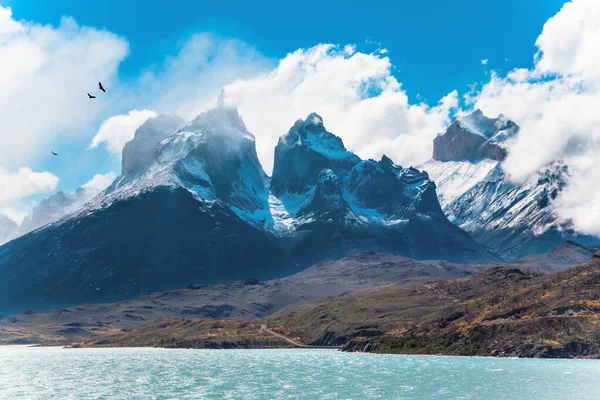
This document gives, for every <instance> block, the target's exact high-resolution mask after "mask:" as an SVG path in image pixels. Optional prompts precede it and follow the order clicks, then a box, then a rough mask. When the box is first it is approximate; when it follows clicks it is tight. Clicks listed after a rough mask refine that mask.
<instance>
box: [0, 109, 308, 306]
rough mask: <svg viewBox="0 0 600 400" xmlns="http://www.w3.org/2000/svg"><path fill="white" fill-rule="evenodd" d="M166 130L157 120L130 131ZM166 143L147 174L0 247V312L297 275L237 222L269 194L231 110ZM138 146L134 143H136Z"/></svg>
mask: <svg viewBox="0 0 600 400" xmlns="http://www.w3.org/2000/svg"><path fill="white" fill-rule="evenodd" d="M178 122H179V121H174V123H178ZM152 125H154V126H152ZM172 126H173V124H165V123H164V121H163V120H161V118H155V119H151V120H149V121H148V122H147V123H146V124H144V125H143V126H142V127H141V128H140V130H138V133H144V131H147V130H149V128H153V129H166V130H168V129H170V128H171V127H172ZM138 133H136V139H139V135H138ZM158 136H160V135H158ZM164 136H166V139H163V140H161V141H160V142H159V143H158V145H157V150H156V152H155V156H154V158H155V161H153V163H152V164H151V166H150V167H147V165H145V166H144V168H146V169H145V170H144V169H143V168H133V169H125V170H124V173H123V175H122V176H121V177H119V178H117V180H116V181H115V183H114V184H113V185H112V186H111V187H109V188H108V189H107V190H106V191H105V192H104V193H103V194H101V195H99V196H97V197H96V198H94V199H92V200H91V201H90V202H88V203H87V204H86V205H84V206H83V207H81V208H79V209H77V210H75V211H74V212H72V213H71V214H69V215H67V216H66V217H64V218H62V219H61V220H59V221H57V222H54V223H52V224H50V225H47V226H46V227H44V228H42V229H39V230H36V231H34V232H31V233H29V234H27V235H25V236H22V237H20V238H18V239H16V240H14V241H12V242H10V243H9V244H7V245H5V246H2V247H0V312H2V313H9V312H17V311H20V310H24V309H27V308H36V309H49V308H55V307H62V306H68V305H74V304H81V303H90V302H101V301H114V300H121V299H126V298H134V297H137V296H139V295H140V294H143V293H146V292H148V291H157V290H166V289H172V288H178V287H185V286H186V285H188V284H189V283H192V282H201V283H205V284H207V283H217V282H223V281H228V280H232V279H246V278H248V277H257V278H260V279H268V278H273V277H276V276H283V275H287V274H289V273H290V272H291V271H292V270H294V269H296V268H297V267H296V266H295V264H294V263H293V262H292V261H291V260H290V258H289V257H288V256H287V255H286V254H285V253H284V252H283V251H282V250H281V249H279V248H278V247H277V246H276V245H275V244H273V242H272V240H271V239H270V237H269V236H268V235H267V234H266V233H265V232H263V231H261V230H257V229H254V228H253V227H251V226H250V225H249V224H248V223H247V222H246V221H245V220H243V219H242V218H240V215H241V216H244V215H246V214H248V213H253V212H255V211H256V210H257V209H260V208H261V207H267V206H268V204H267V193H268V192H267V189H266V186H265V185H266V183H265V178H266V177H265V175H264V172H262V168H260V164H259V163H258V158H257V157H256V150H255V147H254V138H253V137H252V136H251V135H250V134H248V133H247V131H246V130H245V127H244V126H243V123H242V122H241V119H240V118H239V116H238V115H237V112H236V111H235V110H230V109H225V108H219V109H216V110H212V111H210V112H207V113H204V114H202V115H200V116H198V117H197V118H196V119H195V120H194V121H192V122H190V123H189V124H187V125H186V126H184V127H183V128H181V129H179V130H178V131H177V132H175V133H174V134H173V133H171V134H170V135H164ZM136 139H134V141H133V142H134V143H133V145H135V144H136V143H140V142H142V141H140V140H136ZM159 139H160V137H159ZM130 143H131V142H130ZM142 144H143V146H145V144H144V143H143V142H142ZM128 148H129V149H130V150H129V151H128V152H126V153H125V154H124V156H125V157H124V159H123V165H124V166H125V165H134V164H135V163H131V162H130V161H131V160H129V159H128V157H129V156H136V157H138V159H139V156H140V154H142V158H143V156H144V153H143V152H136V151H134V149H132V148H131V146H130V147H128ZM236 211H237V214H236Z"/></svg>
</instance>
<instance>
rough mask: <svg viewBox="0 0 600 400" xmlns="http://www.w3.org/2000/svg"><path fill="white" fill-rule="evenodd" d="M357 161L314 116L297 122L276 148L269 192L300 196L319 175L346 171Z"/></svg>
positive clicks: (277, 194)
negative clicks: (327, 170) (329, 170)
mask: <svg viewBox="0 0 600 400" xmlns="http://www.w3.org/2000/svg"><path fill="white" fill-rule="evenodd" d="M358 162H360V158H359V157H358V156H356V155H355V154H353V153H351V152H349V151H348V150H346V147H344V143H343V142H342V139H341V138H339V137H338V136H336V135H334V134H333V133H331V132H328V131H327V130H326V129H325V126H324V125H323V119H322V118H321V117H320V116H319V115H318V114H316V113H312V114H310V115H309V116H308V117H306V119H304V120H303V119H299V120H297V121H296V123H295V124H294V126H292V128H291V129H290V130H289V132H287V133H286V134H285V135H283V136H281V138H279V142H278V143H277V146H276V147H275V161H274V166H273V177H272V180H271V190H272V192H273V193H274V194H275V195H276V196H282V195H285V194H286V193H293V194H301V193H305V192H306V191H307V190H310V189H311V188H312V187H314V185H315V184H316V183H317V178H318V176H319V173H320V172H321V171H322V170H324V169H331V170H332V171H333V172H334V173H335V174H336V175H343V174H344V173H346V172H347V171H349V170H350V169H351V168H352V167H353V166H354V165H355V164H356V163H358Z"/></svg>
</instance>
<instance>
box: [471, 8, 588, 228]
mask: <svg viewBox="0 0 600 400" xmlns="http://www.w3.org/2000/svg"><path fill="white" fill-rule="evenodd" d="M599 19H600V3H598V2H597V1H595V0H573V1H571V2H569V3H566V4H565V5H564V6H563V8H562V9H561V10H560V11H559V12H558V13H557V14H556V15H555V16H554V17H552V18H551V19H549V20H548V21H547V23H546V24H545V25H544V28H543V31H542V33H541V34H540V36H539V37H538V39H537V41H536V45H537V47H538V53H537V54H536V55H535V65H534V67H533V68H532V69H515V70H513V71H511V72H510V73H509V74H508V75H507V76H506V77H500V76H498V75H497V74H492V77H491V80H490V81H489V82H488V83H487V84H485V85H484V86H483V88H482V90H481V92H480V93H479V94H478V95H477V96H476V97H475V98H474V102H475V107H477V108H481V109H482V110H483V111H484V112H485V113H487V114H491V115H496V114H498V113H504V114H506V115H508V116H509V117H510V118H512V119H514V120H515V121H516V122H517V123H518V124H519V125H521V127H522V130H521V133H520V134H519V137H518V139H517V140H516V141H515V142H514V143H513V144H512V145H511V148H510V153H509V156H508V158H507V159H506V162H505V170H506V171H507V173H508V174H509V176H510V177H511V178H512V179H514V180H515V181H521V180H523V179H526V178H527V177H528V176H530V175H531V174H532V173H533V172H535V171H536V170H537V169H539V168H540V167H542V166H543V165H545V164H547V163H549V162H551V161H553V160H556V159H562V160H564V161H565V162H567V164H568V165H569V167H570V169H571V173H572V176H573V177H572V183H571V185H570V186H568V187H567V189H566V190H565V191H564V192H563V193H562V194H561V197H559V198H558V199H557V203H556V204H557V205H558V211H559V214H560V216H561V217H562V218H564V219H565V220H567V219H568V220H571V221H573V222H574V223H575V226H576V227H577V228H578V229H579V230H581V231H583V232H585V233H591V234H600V210H599V209H598V206H597V202H598V199H600V186H598V185H597V184H596V183H597V182H599V181H600V179H599V178H600V173H599V172H598V168H597V167H596V166H597V165H599V164H600V113H598V110H599V109H600V58H599V57H598V54H600V42H599V41H598V39H597V38H598V37H599V36H600V25H598V23H597V21H598V20H599Z"/></svg>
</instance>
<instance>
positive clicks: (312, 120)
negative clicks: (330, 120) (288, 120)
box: [305, 112, 323, 127]
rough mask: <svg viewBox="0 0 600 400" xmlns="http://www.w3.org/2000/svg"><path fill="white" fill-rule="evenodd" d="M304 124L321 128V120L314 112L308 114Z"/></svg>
mask: <svg viewBox="0 0 600 400" xmlns="http://www.w3.org/2000/svg"><path fill="white" fill-rule="evenodd" d="M305 123H306V124H309V125H314V126H319V127H323V118H321V116H320V115H319V114H317V113H315V112H313V113H310V114H309V115H308V117H306V120H305Z"/></svg>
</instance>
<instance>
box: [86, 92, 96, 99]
mask: <svg viewBox="0 0 600 400" xmlns="http://www.w3.org/2000/svg"><path fill="white" fill-rule="evenodd" d="M88 97H89V98H90V99H95V98H96V96H92V95H91V94H89V93H88Z"/></svg>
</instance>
